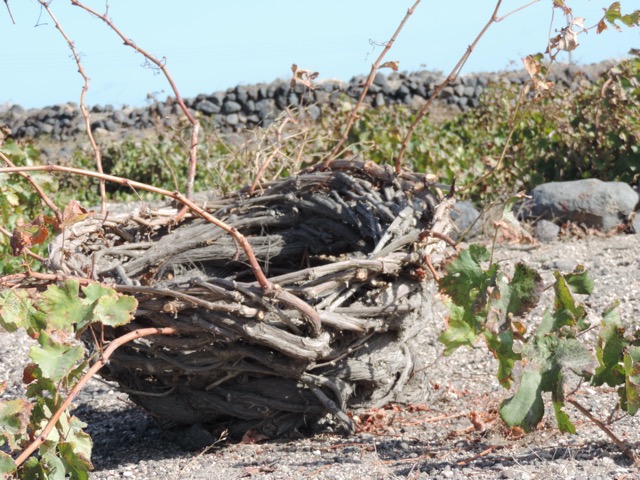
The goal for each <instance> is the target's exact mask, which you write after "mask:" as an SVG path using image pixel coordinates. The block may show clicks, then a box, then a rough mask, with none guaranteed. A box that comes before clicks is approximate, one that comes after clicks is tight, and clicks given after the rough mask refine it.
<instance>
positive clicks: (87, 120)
mask: <svg viewBox="0 0 640 480" xmlns="http://www.w3.org/2000/svg"><path fill="white" fill-rule="evenodd" d="M38 3H40V5H42V8H44V9H45V10H46V11H47V13H48V14H49V17H51V20H53V23H54V24H55V26H56V28H57V29H58V31H59V32H60V34H61V35H62V37H63V38H64V40H65V42H67V45H69V49H70V50H71V54H72V55H73V59H74V60H75V62H76V65H77V66H78V73H79V74H80V76H81V77H82V79H83V80H84V85H83V86H82V92H81V93H80V111H81V112H82V116H83V117H84V125H85V129H86V131H87V137H89V143H91V148H92V149H93V156H94V158H95V160H96V168H97V169H98V172H99V173H104V171H103V169H102V153H101V152H100V147H98V143H97V142H96V139H95V138H94V136H93V133H91V113H89V110H88V109H87V105H86V102H85V98H86V96H87V92H88V91H89V84H90V83H91V79H90V78H89V77H88V76H87V74H86V73H85V71H84V67H83V66H82V62H81V61H80V55H79V54H78V50H76V46H75V43H74V42H73V40H71V38H69V36H68V35H67V34H66V32H65V31H64V29H63V28H62V25H60V22H58V19H57V18H56V16H55V15H54V14H53V12H52V11H51V9H50V8H49V5H50V4H51V1H50V0H49V1H45V0H38ZM43 199H44V198H43ZM100 205H101V210H102V213H105V211H106V209H107V190H106V187H105V182H104V180H100ZM54 211H55V210H54Z"/></svg>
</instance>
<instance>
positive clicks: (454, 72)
mask: <svg viewBox="0 0 640 480" xmlns="http://www.w3.org/2000/svg"><path fill="white" fill-rule="evenodd" d="M500 5H502V0H498V1H497V2H496V6H495V8H494V9H493V13H492V14H491V18H490V19H489V21H488V22H487V23H486V24H485V26H484V27H483V28H482V30H480V33H479V34H478V35H477V36H476V38H475V40H474V41H473V43H472V44H471V45H469V46H468V47H467V50H466V51H465V53H464V54H463V55H462V57H460V60H458V63H457V64H456V66H455V67H453V70H451V73H449V75H448V76H447V78H445V79H444V81H443V82H442V83H441V84H440V85H438V88H436V90H435V92H433V94H432V95H431V96H430V97H429V100H427V103H425V104H424V106H423V107H422V108H421V109H420V112H418V114H417V115H416V118H415V119H414V120H413V122H412V123H411V125H410V126H409V131H408V132H407V134H406V135H405V137H404V139H403V140H402V144H401V146H400V152H399V153H398V157H397V158H396V165H395V167H396V174H400V172H401V171H402V161H403V159H404V154H405V152H406V151H407V147H408V146H409V140H411V137H412V136H413V132H414V131H415V130H416V127H417V126H418V124H419V123H420V122H421V121H422V118H423V117H424V116H425V115H426V114H427V112H428V111H429V108H430V107H431V104H432V103H433V101H434V100H435V99H436V97H438V95H440V92H441V91H442V90H444V88H445V87H446V86H447V85H449V84H450V83H451V82H453V81H454V80H455V79H456V78H457V76H458V74H459V73H460V70H462V67H464V64H465V63H467V60H468V59H469V57H470V56H471V53H472V52H473V51H474V50H475V48H476V46H477V45H478V42H479V41H480V39H481V38H482V37H483V36H484V34H485V33H486V32H487V30H489V27H490V26H491V25H492V24H493V23H495V22H497V21H498V20H499V18H498V11H499V10H500ZM522 8H524V7H522ZM503 18H504V17H503Z"/></svg>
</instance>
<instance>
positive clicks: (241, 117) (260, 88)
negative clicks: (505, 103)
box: [0, 61, 615, 140]
mask: <svg viewBox="0 0 640 480" xmlns="http://www.w3.org/2000/svg"><path fill="white" fill-rule="evenodd" d="M614 64H615V62H614V61H606V62H601V63H598V64H593V65H587V66H580V67H578V66H575V65H558V66H556V68H554V69H553V70H552V72H551V74H550V79H551V80H552V81H554V82H556V83H557V84H558V85H560V86H561V87H565V88H575V86H576V85H577V84H578V83H579V82H582V81H588V82H594V81H596V80H597V79H598V78H599V76H600V75H602V74H603V72H605V71H606V70H607V69H608V68H610V67H611V66H612V65H614ZM528 78H529V77H528V74H527V73H526V72H525V71H524V70H522V71H516V72H505V73H477V74H470V75H464V76H461V77H459V78H458V79H456V80H455V81H454V82H453V83H452V84H451V85H449V86H447V87H446V88H445V89H444V90H443V91H442V93H441V95H440V97H439V98H438V100H437V101H438V102H441V103H444V104H448V105H451V106H453V107H456V108H458V109H460V110H466V109H469V108H474V107H476V106H478V104H479V98H480V95H481V94H482V91H483V90H484V88H486V86H487V85H489V84H490V83H492V82H497V81H503V82H508V83H516V84H522V83H524V82H526V81H527V80H528ZM365 79H366V77H365V76H357V77H354V78H352V79H351V80H350V81H349V82H340V81H333V80H328V81H323V82H320V83H319V84H318V85H317V88H316V89H315V90H308V89H306V90H304V89H303V88H302V86H297V87H296V88H291V86H290V85H289V82H287V81H284V80H277V81H274V82H272V83H268V84H264V83H261V84H257V85H239V86H237V87H234V88H230V89H228V90H227V91H224V92H215V93H212V94H201V95H198V96H196V97H195V98H188V99H186V101H185V103H186V104H187V106H188V107H189V108H190V109H191V110H192V111H194V112H196V113H197V114H198V115H200V116H201V117H204V118H208V119H210V120H211V121H212V122H213V123H214V124H215V125H216V126H218V127H219V128H220V129H221V130H222V131H224V132H233V131H240V130H243V129H246V128H253V127H256V126H268V125H269V124H270V123H272V122H273V121H274V119H275V118H276V117H277V116H278V115H279V114H280V113H281V112H282V111H283V110H284V109H286V108H292V107H294V108H295V107H299V106H300V105H304V106H306V107H307V108H308V110H307V111H308V115H309V116H310V117H311V118H312V119H314V120H316V119H318V118H320V116H321V115H322V112H323V111H325V109H328V108H329V109H330V108H336V107H337V106H338V105H339V104H340V103H341V102H344V101H347V100H351V101H353V100H355V99H356V98H358V97H359V96H360V94H361V93H362V88H363V87H362V85H363V83H364V81H365ZM443 79H444V76H443V75H442V74H440V73H437V72H429V71H421V72H414V73H392V74H390V75H385V74H383V73H378V74H377V75H376V77H375V80H374V82H373V85H372V86H371V88H370V89H369V92H368V94H367V103H368V104H369V105H371V106H373V107H380V106H383V105H398V104H400V105H419V104H420V102H424V100H426V99H428V98H429V97H430V96H431V95H432V94H433V92H434V91H435V89H436V88H437V86H438V85H439V84H440V82H442V80H443ZM91 113H92V115H91V128H92V129H94V130H95V129H104V130H107V131H111V132H117V131H119V130H121V129H145V128H150V127H153V126H155V125H157V124H158V123H164V124H166V125H167V126H169V125H172V124H175V121H176V119H177V117H178V116H179V115H180V109H179V107H178V105H177V104H176V103H175V101H174V100H172V99H171V98H169V99H167V100H166V101H164V102H156V103H154V104H153V105H149V106H147V107H142V108H133V107H128V106H123V107H121V108H115V107H113V106H112V105H104V106H100V105H96V106H93V107H92V108H91ZM2 125H6V126H8V127H9V128H10V129H11V132H12V135H13V137H14V138H25V137H28V138H34V137H38V136H41V135H48V136H50V137H51V138H53V139H54V140H67V139H70V138H73V137H74V136H76V135H79V134H82V133H83V132H84V131H85V130H86V127H85V122H84V118H83V117H82V114H81V112H80V110H79V108H78V105H77V104H75V103H67V104H63V105H54V106H50V107H45V108H42V109H29V110H26V109H24V108H22V107H21V106H20V105H5V106H4V107H1V108H0V126H2Z"/></svg>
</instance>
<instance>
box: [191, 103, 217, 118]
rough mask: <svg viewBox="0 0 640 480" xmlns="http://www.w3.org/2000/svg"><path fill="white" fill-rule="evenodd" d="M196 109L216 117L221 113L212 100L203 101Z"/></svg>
mask: <svg viewBox="0 0 640 480" xmlns="http://www.w3.org/2000/svg"><path fill="white" fill-rule="evenodd" d="M195 109H196V110H198V111H199V112H202V113H204V114H206V115H214V114H216V113H220V107H219V106H217V105H215V104H214V103H213V102H212V101H210V100H201V101H200V102H198V103H196V105H195Z"/></svg>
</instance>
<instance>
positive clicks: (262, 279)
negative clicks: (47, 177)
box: [0, 165, 273, 291]
mask: <svg viewBox="0 0 640 480" xmlns="http://www.w3.org/2000/svg"><path fill="white" fill-rule="evenodd" d="M21 172H66V173H72V174H75V175H84V176H87V177H92V178H97V179H99V180H104V181H108V182H113V183H117V184H119V185H124V186H128V187H132V188H136V189H139V190H145V191H147V192H152V193H157V194H159V195H163V196H165V197H169V198H173V199H174V200H177V201H178V202H180V203H182V204H183V205H184V206H186V207H188V208H190V209H191V210H192V211H193V212H194V213H195V214H196V215H199V216H200V217H202V218H204V219H205V220H207V221H208V222H210V223H212V224H214V225H215V226H217V227H220V228H221V229H223V230H224V231H225V232H227V233H228V234H229V235H231V236H232V237H233V238H234V239H235V240H236V241H237V242H238V244H239V245H240V246H241V247H242V249H243V250H244V252H245V254H246V255H247V258H248V260H249V264H250V266H251V270H252V271H253V273H254V275H255V277H256V280H257V281H258V283H259V284H260V286H261V287H262V288H263V290H266V291H272V290H273V285H272V284H271V282H269V280H267V277H266V276H265V274H264V272H263V271H262V268H261V267H260V265H259V264H258V260H257V259H256V256H255V255H254V253H253V249H252V248H251V245H250V244H249V242H248V241H247V239H246V238H245V237H244V235H242V234H241V233H240V232H238V230H237V229H236V228H235V227H233V226H231V225H228V224H226V223H225V222H223V221H221V220H218V219H217V218H215V217H214V216H213V215H211V214H210V213H208V212H207V211H205V210H204V209H202V208H201V207H199V206H198V205H196V204H195V203H193V202H192V201H191V200H189V199H188V198H186V197H185V196H184V195H182V194H181V193H180V192H171V191H169V190H165V189H163V188H159V187H154V186H153V185H147V184H146V183H141V182H136V181H133V180H129V179H127V178H122V177H116V176H114V175H107V174H105V173H98V172H92V171H90V170H83V169H81V168H72V167H63V166H61V165H40V166H27V167H7V168H0V173H21Z"/></svg>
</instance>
